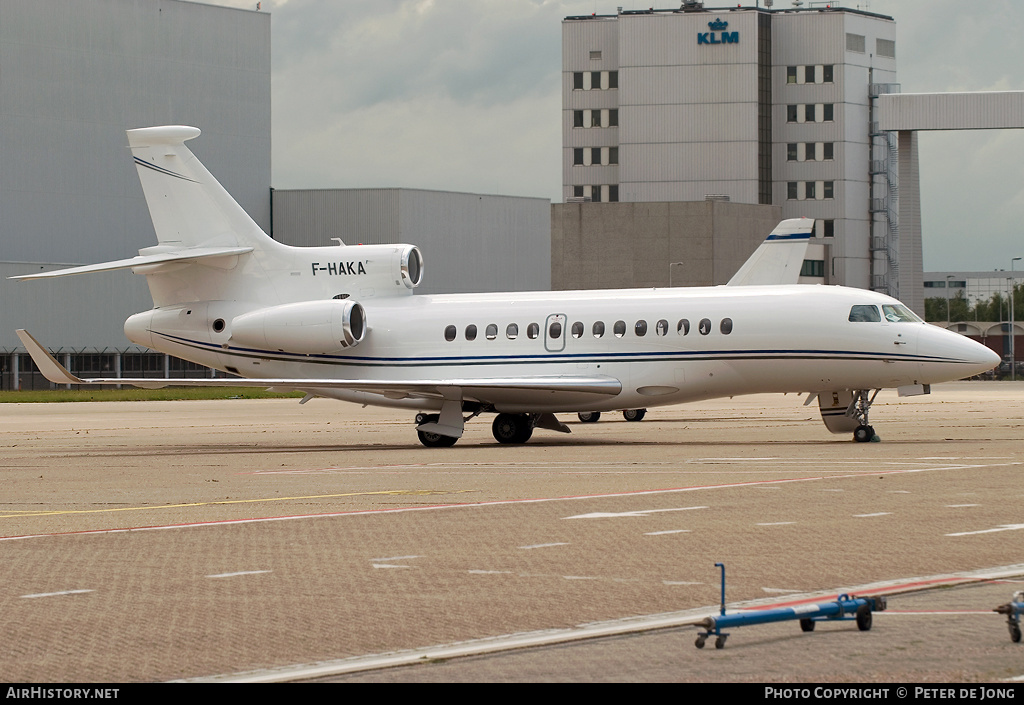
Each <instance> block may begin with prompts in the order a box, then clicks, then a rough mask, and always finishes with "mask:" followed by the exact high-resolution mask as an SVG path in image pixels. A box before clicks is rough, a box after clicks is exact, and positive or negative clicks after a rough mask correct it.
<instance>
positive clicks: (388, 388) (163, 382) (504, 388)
mask: <svg viewBox="0 0 1024 705" xmlns="http://www.w3.org/2000/svg"><path fill="white" fill-rule="evenodd" d="M17 333H18V337H19V338H20V339H21V342H22V344H23V345H24V346H25V349H26V350H28V353H29V355H31V357H32V361H33V362H35V364H36V367H38V368H39V371H40V372H42V373H43V376H44V377H46V379H48V380H50V381H51V382H54V383H55V384H81V385H94V384H106V385H111V384H127V385H131V386H133V387H142V388H145V389H160V388H163V387H239V388H246V387H249V388H253V387H255V388H270V387H273V388H276V389H281V390H300V391H315V390H318V389H346V390H352V391H358V392H368V393H370V394H380V395H383V396H385V397H388V398H389V399H405V398H421V399H423V398H430V399H462V400H473V401H479V402H483V403H501V404H512V405H515V404H520V403H522V404H531V403H536V402H537V401H540V400H543V399H544V398H545V397H548V396H550V395H553V394H556V393H558V394H559V395H562V398H564V395H565V394H566V393H574V394H579V395H580V396H581V399H582V398H591V399H592V398H593V396H595V395H596V396H614V395H616V394H618V393H619V392H620V391H622V383H621V382H619V380H617V379H615V378H614V377H606V376H582V375H581V376H568V375H559V376H533V377H483V378H465V377H462V378H451V379H416V380H402V379H396V380H386V379H313V378H302V379H246V378H233V377H230V378H221V377H218V378H214V379H210V378H205V379H169V378H163V377H161V378H128V377H105V378H89V379H82V378H80V377H77V376H75V375H73V374H71V373H70V372H68V370H67V369H66V368H65V367H64V366H63V365H61V364H60V363H59V362H57V360H56V358H54V357H53V355H51V354H50V353H49V352H48V351H47V350H46V348H44V347H43V346H42V344H40V343H39V341H37V340H36V339H35V338H33V337H32V335H31V334H30V333H29V332H28V331H26V330H21V329H19V330H18V331H17Z"/></svg>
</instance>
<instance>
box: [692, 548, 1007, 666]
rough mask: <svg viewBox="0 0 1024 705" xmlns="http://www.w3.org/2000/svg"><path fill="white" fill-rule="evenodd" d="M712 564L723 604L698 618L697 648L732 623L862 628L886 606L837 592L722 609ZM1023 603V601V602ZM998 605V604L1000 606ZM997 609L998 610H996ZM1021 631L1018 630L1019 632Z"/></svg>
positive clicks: (718, 644) (719, 644) (721, 638)
mask: <svg viewBox="0 0 1024 705" xmlns="http://www.w3.org/2000/svg"><path fill="white" fill-rule="evenodd" d="M715 566H717V567H719V568H721V569H722V604H721V613H720V614H719V615H718V616H717V617H707V618H705V619H704V620H703V621H701V622H700V626H701V627H703V628H704V629H705V631H704V632H703V633H701V634H699V635H698V636H697V641H696V642H694V645H695V646H696V647H697V648H698V649H703V648H704V642H706V641H707V639H708V637H710V636H711V635H714V636H715V637H716V638H715V648H716V649H721V648H724V647H725V640H726V638H727V637H728V636H729V634H728V633H727V632H723V631H722V630H723V629H730V628H733V627H745V626H748V625H751V624H767V623H769V622H783V621H786V620H789V619H799V620H800V628H801V629H802V630H803V631H805V632H812V631H814V624H815V622H818V621H821V620H826V619H828V620H850V619H855V620H857V628H858V629H860V630H861V631H862V632H866V631H867V630H869V629H871V615H872V613H873V612H881V611H882V610H884V609H885V598H884V597H882V596H878V597H855V596H852V595H845V594H844V595H839V596H838V598H837V599H836V600H834V601H832V602H820V603H817V604H810V605H797V606H796V607H779V608H776V609H768V610H751V611H749V612H741V613H737V614H726V613H725V565H724V564H722V563H715ZM1022 607H1024V605H1022ZM1000 609H1001V608H1000ZM997 611H998V610H997ZM1019 633H1020V632H1019V631H1018V634H1019ZM1018 639H1019V637H1018Z"/></svg>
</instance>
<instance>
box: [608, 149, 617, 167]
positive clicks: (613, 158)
mask: <svg viewBox="0 0 1024 705" xmlns="http://www.w3.org/2000/svg"><path fill="white" fill-rule="evenodd" d="M608 163H609V164H618V163H619V148H618V147H609V148H608Z"/></svg>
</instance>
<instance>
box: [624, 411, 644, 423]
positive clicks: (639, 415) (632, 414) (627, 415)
mask: <svg viewBox="0 0 1024 705" xmlns="http://www.w3.org/2000/svg"><path fill="white" fill-rule="evenodd" d="M645 416H647V409H626V410H625V411H623V412H622V418H624V419H626V421H643V420H644V417H645Z"/></svg>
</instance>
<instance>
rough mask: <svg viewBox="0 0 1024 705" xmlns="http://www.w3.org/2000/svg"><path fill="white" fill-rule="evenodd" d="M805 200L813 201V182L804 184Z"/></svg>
mask: <svg viewBox="0 0 1024 705" xmlns="http://www.w3.org/2000/svg"><path fill="white" fill-rule="evenodd" d="M804 198H807V199H813V198H814V182H813V181H808V182H806V183H805V184H804Z"/></svg>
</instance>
